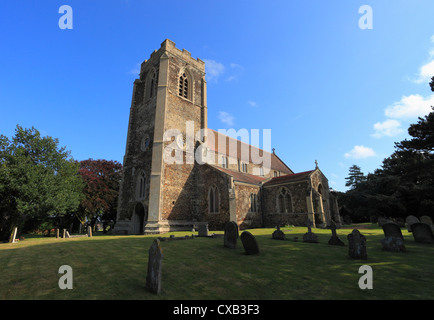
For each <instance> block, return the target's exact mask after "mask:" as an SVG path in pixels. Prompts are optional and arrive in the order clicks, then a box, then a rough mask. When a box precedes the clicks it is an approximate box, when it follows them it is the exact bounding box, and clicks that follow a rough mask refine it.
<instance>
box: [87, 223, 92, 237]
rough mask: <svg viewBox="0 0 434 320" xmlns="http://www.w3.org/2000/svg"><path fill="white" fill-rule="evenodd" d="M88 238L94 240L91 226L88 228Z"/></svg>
mask: <svg viewBox="0 0 434 320" xmlns="http://www.w3.org/2000/svg"><path fill="white" fill-rule="evenodd" d="M87 236H88V237H89V238H92V228H91V226H88V227H87Z"/></svg>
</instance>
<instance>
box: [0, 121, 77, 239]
mask: <svg viewBox="0 0 434 320" xmlns="http://www.w3.org/2000/svg"><path fill="white" fill-rule="evenodd" d="M77 172H78V164H77V163H76V162H75V161H74V160H73V159H72V157H71V156H70V152H69V151H66V149H65V147H59V141H58V139H53V138H52V137H49V136H46V137H41V135H40V133H39V131H38V130H36V129H35V128H34V127H32V128H31V129H23V128H22V127H20V126H19V125H17V127H16V130H15V136H14V137H13V138H12V140H9V139H8V138H7V137H5V136H3V135H0V237H1V238H2V240H5V237H6V236H7V235H8V233H9V231H10V229H11V228H12V227H13V226H20V227H22V226H23V225H24V222H26V220H28V219H37V220H38V221H41V222H42V221H44V220H46V219H47V218H48V217H61V216H64V215H65V214H67V213H69V212H72V211H75V210H77V208H78V205H79V203H80V201H81V198H82V188H83V184H82V181H81V179H80V176H79V175H78V174H77Z"/></svg>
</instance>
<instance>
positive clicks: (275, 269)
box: [0, 224, 434, 300]
mask: <svg viewBox="0 0 434 320" xmlns="http://www.w3.org/2000/svg"><path fill="white" fill-rule="evenodd" d="M360 228H361V229H360V231H361V233H362V234H363V235H365V236H366V237H367V246H368V260H353V259H350V258H349V256H348V246H345V247H337V246H330V245H328V244H327V242H328V240H329V239H330V235H331V232H330V230H322V229H312V231H313V232H315V233H316V234H317V235H318V237H319V241H320V243H317V244H313V243H304V242H302V241H301V239H302V237H303V234H304V233H305V232H306V231H307V228H303V227H284V228H282V230H283V231H284V232H285V234H286V236H287V240H284V241H279V240H273V239H271V234H272V232H273V229H252V230H249V231H250V232H251V233H252V234H254V235H255V236H256V239H257V241H258V244H259V247H260V251H261V253H260V255H256V256H248V255H245V254H243V253H244V249H243V247H242V244H241V241H238V247H237V249H227V248H224V247H223V238H215V239H210V238H197V237H196V238H194V239H193V240H180V241H164V242H162V247H163V251H164V252H163V254H164V258H163V276H162V291H161V294H160V295H158V296H157V295H154V294H152V293H150V292H148V291H147V290H146V289H145V279H146V272H147V262H148V250H149V247H150V245H151V243H152V241H153V239H154V238H155V237H156V236H155V235H154V236H112V235H107V236H104V235H98V236H94V237H92V238H72V239H55V238H46V237H45V238H26V240H24V241H20V242H19V243H15V244H6V243H5V244H0V270H1V273H0V299H3V300H5V299H8V300H9V299H11V300H12V299H189V300H190V299H199V300H207V299H227V300H231V299H242V300H244V299H249V300H250V299H259V300H269V299H273V300H281V299H285V300H286V299H345V300H347V299H388V300H389V299H425V300H426V299H434V245H428V244H420V243H416V242H415V241H414V239H413V236H412V235H411V234H409V233H408V232H407V231H406V230H405V229H402V232H403V235H404V238H405V245H406V248H407V252H406V253H394V252H386V251H382V248H381V244H380V240H381V239H382V238H383V237H384V235H383V231H382V229H380V228H378V227H377V226H376V225H371V224H365V225H361V226H360ZM351 231H352V227H348V229H344V228H342V229H338V230H337V232H338V235H339V236H340V238H341V239H342V240H343V241H344V242H345V243H346V244H347V243H348V242H347V235H348V234H349V233H350V232H351ZM240 233H241V232H240ZM170 234H174V235H176V236H182V235H191V232H178V233H170ZM170 234H164V235H160V236H164V237H168V236H169V235H170ZM294 237H298V239H299V241H297V242H295V241H293V238H294ZM365 264H366V265H369V266H371V267H372V269H373V289H372V290H368V289H367V290H361V289H360V288H359V286H358V281H359V278H360V277H361V276H362V274H359V273H358V270H359V267H360V266H361V265H365ZM61 265H69V266H71V267H72V270H73V289H72V290H68V289H66V290H61V289H60V288H59V286H58V281H59V278H60V277H61V276H62V274H59V273H58V269H59V267H60V266H61Z"/></svg>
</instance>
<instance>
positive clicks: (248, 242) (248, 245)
mask: <svg viewBox="0 0 434 320" xmlns="http://www.w3.org/2000/svg"><path fill="white" fill-rule="evenodd" d="M241 242H242V243H243V247H244V251H245V253H246V254H249V255H251V254H259V247H258V242H257V241H256V238H255V236H254V235H253V234H251V233H250V232H249V231H244V232H243V233H242V234H241Z"/></svg>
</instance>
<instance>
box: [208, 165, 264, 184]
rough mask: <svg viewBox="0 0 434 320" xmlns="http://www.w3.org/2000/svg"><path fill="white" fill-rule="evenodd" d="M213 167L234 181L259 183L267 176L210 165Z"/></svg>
mask: <svg viewBox="0 0 434 320" xmlns="http://www.w3.org/2000/svg"><path fill="white" fill-rule="evenodd" d="M210 166H211V167H213V168H214V169H217V170H219V171H221V172H223V173H226V174H228V175H230V176H232V177H233V178H234V181H238V182H244V183H250V184H256V185H259V184H260V183H261V182H262V181H264V180H266V179H267V178H264V177H261V176H256V175H253V174H249V173H244V172H239V171H235V170H231V169H226V168H222V167H218V166H214V165H210Z"/></svg>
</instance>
